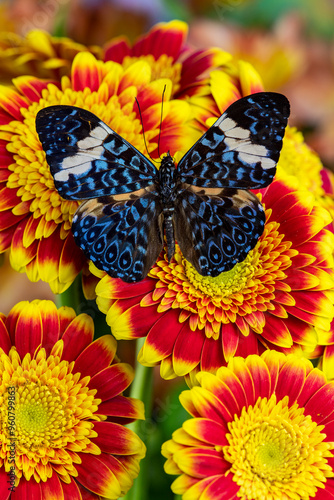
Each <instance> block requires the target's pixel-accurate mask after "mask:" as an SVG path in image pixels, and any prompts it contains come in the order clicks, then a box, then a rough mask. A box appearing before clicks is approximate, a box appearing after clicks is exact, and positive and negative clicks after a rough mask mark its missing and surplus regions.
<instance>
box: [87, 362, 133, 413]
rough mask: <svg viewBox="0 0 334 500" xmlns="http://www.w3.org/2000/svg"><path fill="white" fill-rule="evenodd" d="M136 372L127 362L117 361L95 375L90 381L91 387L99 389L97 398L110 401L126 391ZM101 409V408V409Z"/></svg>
mask: <svg viewBox="0 0 334 500" xmlns="http://www.w3.org/2000/svg"><path fill="white" fill-rule="evenodd" d="M133 377H134V374H133V371H132V370H131V369H130V367H129V365H128V364H126V363H117V364H115V365H112V366H108V367H107V368H105V369H104V370H103V369H102V368H101V371H99V373H97V374H96V375H94V376H93V377H92V378H91V380H90V381H89V388H90V389H97V396H96V397H97V398H99V399H102V401H108V399H112V398H114V397H115V396H118V395H119V394H120V393H121V392H123V391H125V389H126V388H127V387H129V385H130V384H131V382H132V380H133ZM99 411H100V410H99Z"/></svg>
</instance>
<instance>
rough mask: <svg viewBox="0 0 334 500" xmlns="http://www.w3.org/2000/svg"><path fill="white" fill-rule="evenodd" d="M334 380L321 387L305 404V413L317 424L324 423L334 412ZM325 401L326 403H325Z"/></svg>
mask: <svg viewBox="0 0 334 500" xmlns="http://www.w3.org/2000/svg"><path fill="white" fill-rule="evenodd" d="M333 387H334V382H330V383H328V384H326V385H325V386H323V387H321V388H320V389H319V390H318V391H317V392H316V393H315V394H313V396H312V397H311V398H310V399H309V400H308V401H307V403H306V404H305V407H304V408H305V414H306V415H311V417H312V420H313V421H314V422H316V423H317V424H324V423H325V421H326V420H327V419H328V421H330V420H329V418H330V417H331V420H332V419H333V413H334V390H333ZM324 402H325V403H324Z"/></svg>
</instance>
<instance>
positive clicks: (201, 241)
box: [174, 186, 265, 277]
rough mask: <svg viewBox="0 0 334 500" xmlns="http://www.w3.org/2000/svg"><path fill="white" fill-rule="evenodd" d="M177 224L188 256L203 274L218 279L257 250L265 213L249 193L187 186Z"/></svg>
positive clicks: (178, 202) (179, 203)
mask: <svg viewBox="0 0 334 500" xmlns="http://www.w3.org/2000/svg"><path fill="white" fill-rule="evenodd" d="M174 221H175V235H176V240H177V242H178V243H179V245H180V248H181V251H182V253H183V255H184V257H185V258H186V259H187V260H188V261H189V262H190V263H191V264H192V265H193V266H194V267H195V269H196V270H197V271H198V272H199V273H200V274H201V275H203V276H213V277H214V276H218V275H219V274H220V273H222V272H224V271H229V270H230V269H232V267H233V266H234V265H235V264H237V263H238V262H242V261H243V260H244V259H245V258H246V257H247V254H248V253H249V251H250V250H252V249H253V248H254V247H255V245H256V243H257V241H258V239H259V237H260V236H261V234H262V233H263V229H264V224H265V213H264V210H263V207H262V205H261V203H260V201H259V200H258V198H257V197H256V196H255V195H254V194H253V193H251V192H249V191H246V190H238V189H224V188H223V189H201V188H196V187H194V186H185V189H184V190H183V191H182V192H181V193H180V194H179V196H178V197H177V200H176V204H175V215H174Z"/></svg>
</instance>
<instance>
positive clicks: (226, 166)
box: [36, 92, 290, 283]
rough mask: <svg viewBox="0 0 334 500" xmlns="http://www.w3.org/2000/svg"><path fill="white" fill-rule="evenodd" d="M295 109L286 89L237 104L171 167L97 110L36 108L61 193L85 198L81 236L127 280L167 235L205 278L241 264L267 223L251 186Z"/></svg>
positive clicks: (274, 158) (100, 263)
mask: <svg viewBox="0 0 334 500" xmlns="http://www.w3.org/2000/svg"><path fill="white" fill-rule="evenodd" d="M289 113H290V106H289V101H288V100H287V98H286V97H285V96H283V95H282V94H278V93H274V92H260V93H257V94H252V95H249V96H246V97H243V98H241V99H239V100H237V101H235V102H234V103H233V104H231V105H230V106H229V107H228V108H227V109H226V111H225V112H224V113H223V114H222V115H221V116H220V118H218V120H217V121H216V122H215V123H214V124H213V125H212V126H211V127H210V128H209V129H208V130H207V131H206V132H205V133H204V134H203V135H202V137H201V138H200V139H199V140H198V141H197V142H196V143H195V144H194V145H193V146H192V148H191V149H189V151H188V152H187V153H186V154H185V155H184V156H183V157H182V158H181V160H180V162H179V164H178V166H177V167H176V166H175V163H174V161H173V158H172V157H171V155H170V153H169V152H168V153H167V154H165V155H164V156H163V157H162V159H161V164H160V168H159V169H157V168H156V167H155V165H154V164H153V163H152V162H151V161H150V160H149V159H148V158H146V157H145V156H144V155H143V154H142V153H140V152H139V151H138V150H137V149H136V148H135V147H133V146H132V145H131V144H130V143H129V142H127V141H126V140H125V139H124V138H123V137H121V136H120V135H118V134H117V133H116V132H115V131H114V130H112V129H111V128H109V127H108V125H106V124H105V123H104V122H103V121H101V120H100V119H99V118H98V117H97V116H95V115H94V114H93V113H91V112H89V111H86V110H84V109H81V108H77V107H74V106H62V105H59V106H50V107H47V108H44V109H42V110H40V111H39V112H38V114H37V117H36V130H37V133H38V135H39V139H40V141H41V143H42V146H43V149H44V151H45V154H46V160H47V163H48V164H49V166H50V170H51V173H52V175H53V179H54V183H55V187H56V189H57V190H58V192H59V194H60V195H61V197H62V198H65V199H68V200H80V201H82V200H85V201H83V203H81V204H80V206H79V208H78V209H77V211H76V213H75V215H74V217H73V223H72V232H73V235H74V239H75V241H76V243H77V244H78V245H79V246H80V247H81V249H82V250H83V252H84V253H85V255H86V256H87V257H88V258H89V259H91V260H92V261H93V262H94V264H95V265H96V266H97V267H98V268H99V269H101V270H104V271H106V272H107V273H108V274H109V275H110V276H112V277H115V278H121V279H122V280H123V281H125V282H129V283H131V282H137V281H140V280H142V279H143V278H145V276H146V275H147V273H148V272H149V270H150V268H151V267H152V266H153V265H154V263H155V262H156V260H157V258H158V256H159V254H160V252H161V250H162V248H163V245H164V232H165V234H166V243H167V256H168V260H170V259H171V258H172V257H173V255H174V252H175V239H176V241H177V243H178V244H179V246H180V249H181V251H182V253H183V255H184V257H185V258H186V259H187V260H188V261H189V262H190V263H191V264H192V265H193V266H194V268H195V269H196V270H197V271H198V273H199V274H201V275H203V276H212V277H215V276H218V275H219V274H220V273H222V272H225V271H228V270H230V269H232V268H233V267H234V265H235V264H236V263H238V262H242V261H243V260H244V259H245V258H246V256H247V254H248V253H249V251H250V250H252V249H253V248H254V247H255V245H256V243H257V241H258V239H259V238H260V236H261V234H262V233H263V229H264V224H265V214H264V210H263V207H262V205H261V203H260V201H259V199H258V198H257V197H256V196H255V194H253V193H251V192H250V191H249V189H260V188H263V187H265V186H268V185H269V184H270V183H271V181H272V180H273V178H274V175H275V172H276V164H277V162H278V159H279V156H280V151H281V148H282V139H283V136H284V133H285V127H286V124H287V120H288V117H289Z"/></svg>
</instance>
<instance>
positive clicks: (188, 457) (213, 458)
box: [174, 448, 230, 478]
mask: <svg viewBox="0 0 334 500" xmlns="http://www.w3.org/2000/svg"><path fill="white" fill-rule="evenodd" d="M174 460H175V462H176V464H177V465H178V466H179V467H180V469H181V470H182V471H183V472H185V473H186V474H188V475H192V476H195V477H197V478H205V477H208V476H215V475H216V474H225V472H226V471H227V469H229V467H230V464H227V463H226V462H225V460H224V458H223V454H222V452H218V451H215V450H212V449H205V448H189V449H187V448H185V449H183V450H182V451H180V452H179V453H177V454H175V455H174ZM181 461H182V466H180V464H179V463H180V462H181Z"/></svg>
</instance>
